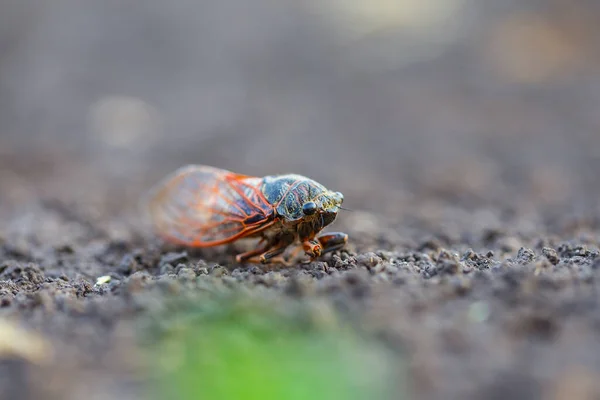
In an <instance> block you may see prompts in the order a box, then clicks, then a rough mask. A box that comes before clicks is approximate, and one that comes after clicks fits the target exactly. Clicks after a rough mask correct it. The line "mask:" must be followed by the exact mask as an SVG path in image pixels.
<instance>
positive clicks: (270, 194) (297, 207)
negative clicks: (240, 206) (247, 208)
mask: <svg viewBox="0 0 600 400" xmlns="http://www.w3.org/2000/svg"><path fill="white" fill-rule="evenodd" d="M262 192H263V194H264V195H265V197H266V199H267V201H268V202H269V203H271V204H272V205H273V206H274V207H275V208H276V211H277V214H279V215H280V216H282V217H285V218H287V219H289V220H297V219H299V218H302V217H303V215H304V214H303V212H302V205H303V204H304V203H306V202H308V201H314V200H315V199H317V198H318V197H319V196H320V195H322V194H324V193H326V192H327V189H326V188H325V187H324V186H323V185H321V184H320V183H318V182H315V181H313V180H312V179H309V178H307V177H305V176H302V175H295V174H289V175H276V176H266V177H264V178H263V185H262Z"/></svg>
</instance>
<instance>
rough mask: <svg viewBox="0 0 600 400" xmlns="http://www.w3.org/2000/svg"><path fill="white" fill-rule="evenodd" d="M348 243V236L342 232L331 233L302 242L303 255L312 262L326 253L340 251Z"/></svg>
mask: <svg viewBox="0 0 600 400" xmlns="http://www.w3.org/2000/svg"><path fill="white" fill-rule="evenodd" d="M347 242H348V235H346V234H345V233H343V232H332V233H326V234H324V235H321V236H318V237H317V238H316V239H312V240H305V241H304V242H302V248H303V249H304V254H306V255H307V256H309V257H310V261H314V260H315V259H316V258H317V257H320V256H322V255H323V254H326V253H331V252H332V251H336V250H340V249H342V248H343V247H344V246H345V245H346V243H347Z"/></svg>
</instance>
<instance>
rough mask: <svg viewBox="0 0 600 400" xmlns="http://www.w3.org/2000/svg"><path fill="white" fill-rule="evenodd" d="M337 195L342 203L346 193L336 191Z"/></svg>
mask: <svg viewBox="0 0 600 400" xmlns="http://www.w3.org/2000/svg"><path fill="white" fill-rule="evenodd" d="M335 196H336V197H337V198H338V200H339V202H340V204H342V203H343V202H344V195H343V194H342V193H341V192H335Z"/></svg>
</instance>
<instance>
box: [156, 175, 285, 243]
mask: <svg viewBox="0 0 600 400" xmlns="http://www.w3.org/2000/svg"><path fill="white" fill-rule="evenodd" d="M261 182H262V179H261V178H256V177H252V176H247V175H240V174H236V173H233V172H230V171H227V170H223V169H219V168H214V167H209V166H205V165H189V166H186V167H183V168H180V169H178V170H177V171H175V172H174V173H173V174H172V175H170V176H168V177H167V178H165V179H164V180H163V181H162V182H160V183H159V184H158V185H157V186H156V187H155V188H154V189H153V190H152V191H151V193H150V198H149V199H148V203H147V205H148V213H149V217H150V220H151V222H152V224H153V226H154V229H155V231H156V233H157V234H158V235H160V236H162V237H163V238H165V239H166V240H169V241H171V242H174V243H178V244H183V245H187V246H194V247H207V246H216V245H220V244H224V243H229V242H232V241H234V240H236V239H239V238H242V237H245V236H248V235H250V234H253V233H257V232H260V231H262V230H264V229H266V228H268V227H269V226H271V225H272V224H273V223H274V211H273V207H272V206H271V204H269V202H268V201H267V200H266V199H265V197H264V195H263V194H262V192H261V190H260V184H261Z"/></svg>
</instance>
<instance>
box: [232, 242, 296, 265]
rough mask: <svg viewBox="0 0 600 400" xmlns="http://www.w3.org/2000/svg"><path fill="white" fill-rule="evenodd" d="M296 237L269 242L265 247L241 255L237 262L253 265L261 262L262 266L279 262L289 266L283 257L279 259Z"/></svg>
mask: <svg viewBox="0 0 600 400" xmlns="http://www.w3.org/2000/svg"><path fill="white" fill-rule="evenodd" d="M293 241H294V237H293V236H291V235H286V236H280V237H277V238H275V239H273V240H271V241H269V242H268V243H267V244H266V245H265V246H264V247H261V248H258V249H255V250H251V251H248V252H246V253H243V254H239V255H238V256H237V257H236V261H237V262H240V263H241V262H243V261H248V262H251V263H256V262H259V263H261V264H268V263H272V262H279V263H282V264H285V265H288V263H287V261H286V260H285V259H283V257H277V256H279V255H281V254H282V253H283V252H285V250H286V249H287V248H288V247H289V245H290V244H292V243H293Z"/></svg>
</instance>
